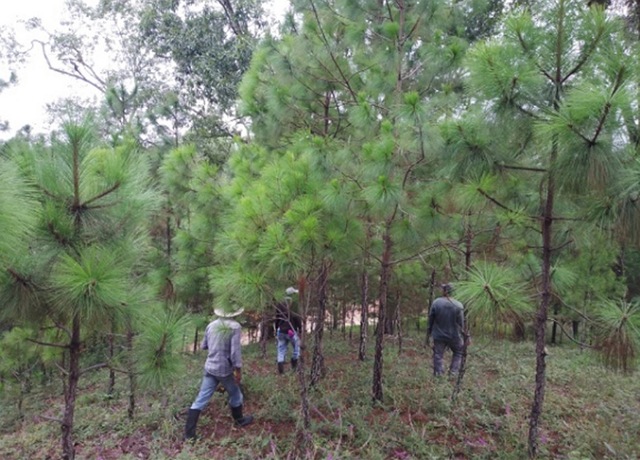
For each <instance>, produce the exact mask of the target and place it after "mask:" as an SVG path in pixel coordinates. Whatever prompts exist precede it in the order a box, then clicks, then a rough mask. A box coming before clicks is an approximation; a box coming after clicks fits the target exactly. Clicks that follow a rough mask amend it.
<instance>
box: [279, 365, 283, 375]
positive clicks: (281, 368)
mask: <svg viewBox="0 0 640 460" xmlns="http://www.w3.org/2000/svg"><path fill="white" fill-rule="evenodd" d="M278 374H284V363H278Z"/></svg>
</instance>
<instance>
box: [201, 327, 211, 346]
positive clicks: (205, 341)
mask: <svg viewBox="0 0 640 460" xmlns="http://www.w3.org/2000/svg"><path fill="white" fill-rule="evenodd" d="M200 349H202V350H208V349H209V326H207V328H206V329H205V330H204V337H203V338H202V343H201V344H200Z"/></svg>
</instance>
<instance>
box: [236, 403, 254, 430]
mask: <svg viewBox="0 0 640 460" xmlns="http://www.w3.org/2000/svg"><path fill="white" fill-rule="evenodd" d="M231 416H232V417H233V420H235V422H236V425H237V426H247V425H250V424H251V423H253V415H247V416H243V415H242V404H240V405H239V406H238V407H232V408H231Z"/></svg>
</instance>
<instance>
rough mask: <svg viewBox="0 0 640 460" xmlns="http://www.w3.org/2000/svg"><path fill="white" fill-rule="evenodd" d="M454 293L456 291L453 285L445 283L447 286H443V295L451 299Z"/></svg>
mask: <svg viewBox="0 0 640 460" xmlns="http://www.w3.org/2000/svg"><path fill="white" fill-rule="evenodd" d="M453 291H454V289H453V285H451V284H449V283H445V284H443V285H442V293H443V294H444V295H445V296H447V297H449V296H450V295H452V294H453Z"/></svg>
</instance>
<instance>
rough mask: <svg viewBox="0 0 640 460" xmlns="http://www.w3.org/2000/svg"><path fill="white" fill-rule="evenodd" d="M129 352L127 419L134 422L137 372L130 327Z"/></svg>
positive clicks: (128, 333)
mask: <svg viewBox="0 0 640 460" xmlns="http://www.w3.org/2000/svg"><path fill="white" fill-rule="evenodd" d="M127 352H128V354H129V366H128V367H129V369H127V373H128V375H129V407H127V417H129V420H133V416H134V415H135V411H136V387H137V382H136V372H135V360H134V358H133V330H132V329H131V327H129V330H128V331H127Z"/></svg>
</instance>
